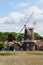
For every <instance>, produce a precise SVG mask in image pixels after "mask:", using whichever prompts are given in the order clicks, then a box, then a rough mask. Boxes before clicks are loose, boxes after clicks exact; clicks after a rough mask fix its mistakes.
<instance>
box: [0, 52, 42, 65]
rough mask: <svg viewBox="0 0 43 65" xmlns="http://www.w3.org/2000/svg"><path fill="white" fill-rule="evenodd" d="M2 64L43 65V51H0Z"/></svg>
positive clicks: (0, 62) (0, 63) (0, 64)
mask: <svg viewBox="0 0 43 65" xmlns="http://www.w3.org/2000/svg"><path fill="white" fill-rule="evenodd" d="M1 54H2V55H1ZM3 54H4V55H3ZM0 65H43V52H40V51H26V52H25V51H15V52H9V51H7V52H5V51H4V52H0Z"/></svg>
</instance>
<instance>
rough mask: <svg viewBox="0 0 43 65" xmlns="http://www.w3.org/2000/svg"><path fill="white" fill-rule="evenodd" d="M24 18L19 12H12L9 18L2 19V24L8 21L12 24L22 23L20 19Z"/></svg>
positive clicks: (0, 20)
mask: <svg viewBox="0 0 43 65" xmlns="http://www.w3.org/2000/svg"><path fill="white" fill-rule="evenodd" d="M23 18H24V14H21V13H18V12H12V13H10V14H9V15H8V16H6V17H4V18H0V24H1V23H6V22H7V21H8V22H10V21H12V22H20V19H23Z"/></svg>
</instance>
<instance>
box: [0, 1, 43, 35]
mask: <svg viewBox="0 0 43 65" xmlns="http://www.w3.org/2000/svg"><path fill="white" fill-rule="evenodd" d="M32 12H34V13H33V15H32V17H31V19H30V20H29V22H28V24H27V26H29V24H30V26H31V25H32V23H33V22H34V21H35V22H36V25H35V32H38V33H39V34H40V35H41V36H43V0H0V31H1V32H12V31H15V32H19V31H20V30H21V29H22V27H23V25H24V24H25V21H26V20H27V19H28V17H29V16H30V15H31V13H32ZM32 26H33V25H32Z"/></svg>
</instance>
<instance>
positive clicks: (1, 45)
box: [0, 42, 4, 50]
mask: <svg viewBox="0 0 43 65" xmlns="http://www.w3.org/2000/svg"><path fill="white" fill-rule="evenodd" d="M2 48H4V43H3V42H0V50H2Z"/></svg>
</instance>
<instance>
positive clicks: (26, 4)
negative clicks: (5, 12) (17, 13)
mask: <svg viewBox="0 0 43 65" xmlns="http://www.w3.org/2000/svg"><path fill="white" fill-rule="evenodd" d="M26 6H28V3H25V2H21V3H19V4H18V5H16V7H17V8H20V7H26Z"/></svg>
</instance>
